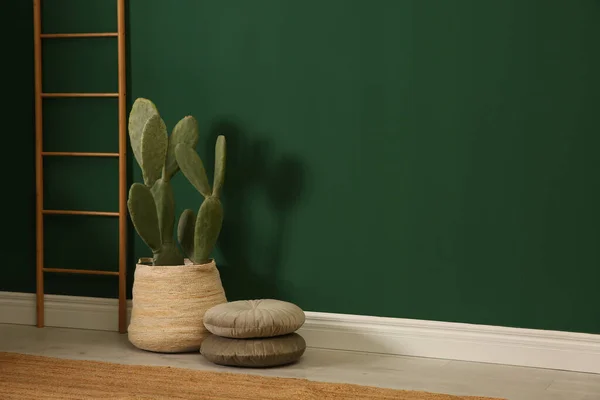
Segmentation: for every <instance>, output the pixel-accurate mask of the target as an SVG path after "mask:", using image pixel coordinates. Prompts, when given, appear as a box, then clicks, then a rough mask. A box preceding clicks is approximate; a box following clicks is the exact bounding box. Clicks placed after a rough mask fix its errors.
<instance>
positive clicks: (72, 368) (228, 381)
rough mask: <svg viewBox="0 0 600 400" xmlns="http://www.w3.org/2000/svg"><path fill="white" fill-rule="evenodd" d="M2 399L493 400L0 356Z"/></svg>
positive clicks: (243, 376)
mask: <svg viewBox="0 0 600 400" xmlns="http://www.w3.org/2000/svg"><path fill="white" fill-rule="evenodd" d="M0 399H3V400H13V399H18V400H29V399H31V400H46V399H55V400H75V399H76V400H87V399H114V400H134V399H135V400H142V399H143V400H150V399H152V400H163V399H165V400H166V399H170V400H171V399H177V400H179V399H193V400H208V399H211V400H213V399H217V400H274V399H277V400H279V399H285V400H359V399H368V400H390V399H395V400H493V399H489V398H483V397H461V396H450V395H444V394H432V393H425V392H415V391H401V390H391V389H379V388H375V387H367V386H358V385H348V384H337V383H321V382H313V381H308V380H305V379H292V378H267V377H262V376H256V375H249V374H242V373H240V374H237V373H219V372H206V371H198V370H189V369H180V368H170V367H150V366H139V365H122V364H113V363H105V362H97V361H81V360H64V359H57V358H49V357H41V356H31V355H24V354H16V353H0Z"/></svg>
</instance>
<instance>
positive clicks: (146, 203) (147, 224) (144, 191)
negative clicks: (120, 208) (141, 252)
mask: <svg viewBox="0 0 600 400" xmlns="http://www.w3.org/2000/svg"><path fill="white" fill-rule="evenodd" d="M127 208H128V209H129V214H130V215H131V220H132V222H133V226H134V227H135V230H136V231H137V232H138V234H139V235H140V237H141V238H142V240H143V241H144V243H146V244H147V245H148V247H150V249H151V250H152V252H157V251H159V250H160V247H161V240H160V230H159V229H158V226H159V225H158V215H157V213H156V204H155V202H154V198H153V197H152V193H151V192H150V189H149V188H148V187H147V186H144V185H142V184H141V183H134V184H133V185H131V188H130V189H129V199H128V200H127Z"/></svg>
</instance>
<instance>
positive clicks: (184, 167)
mask: <svg viewBox="0 0 600 400" xmlns="http://www.w3.org/2000/svg"><path fill="white" fill-rule="evenodd" d="M175 158H176V160H177V164H178V165H179V167H180V168H181V172H182V173H183V174H184V175H185V177H186V178H187V180H188V181H189V182H190V183H191V184H192V185H193V186H194V187H195V188H196V190H198V192H199V193H200V194H201V195H202V196H203V197H204V201H203V202H202V205H201V206H200V209H199V210H198V215H197V216H196V215H195V214H194V212H193V211H192V210H189V209H187V210H185V211H184V212H183V213H182V214H181V217H180V219H179V224H178V227H177V237H178V239H179V243H181V247H182V248H183V251H184V252H185V254H186V255H187V257H189V258H190V259H191V260H192V261H193V262H194V263H196V264H204V263H207V262H209V260H210V255H211V253H212V251H213V249H214V247H215V244H216V242H217V239H218V237H219V234H220V232H221V226H222V224H223V206H222V204H221V199H220V194H221V190H222V187H223V183H224V180H225V160H226V151H225V137H224V136H222V135H220V136H219V137H218V138H217V143H216V145H215V174H214V179H213V187H212V189H211V188H210V184H209V183H208V177H207V176H206V170H205V169H204V164H203V163H202V160H201V159H200V156H199V155H198V154H197V153H196V151H195V150H194V148H193V147H192V146H190V145H189V144H187V143H179V144H177V146H175Z"/></svg>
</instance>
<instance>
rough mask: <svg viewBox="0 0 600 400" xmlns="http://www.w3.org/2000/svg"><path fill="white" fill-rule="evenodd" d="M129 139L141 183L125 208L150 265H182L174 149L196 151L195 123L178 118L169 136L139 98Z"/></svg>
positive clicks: (152, 107) (153, 111)
mask: <svg viewBox="0 0 600 400" xmlns="http://www.w3.org/2000/svg"><path fill="white" fill-rule="evenodd" d="M128 128H129V139H130V143H131V147H132V150H133V154H134V157H135V159H136V161H137V163H138V165H139V166H140V168H141V169H142V176H143V180H144V183H143V184H142V183H134V184H133V185H132V186H131V188H130V190H129V198H128V201H127V207H128V209H129V214H130V216H131V220H132V222H133V225H134V227H135V229H136V231H137V233H138V235H139V236H140V237H141V238H142V240H143V241H144V243H146V245H148V247H149V248H150V249H151V250H152V254H153V265H183V263H184V257H183V254H182V252H181V251H180V250H179V248H178V247H177V245H176V243H175V241H174V225H175V199H174V196H173V188H172V186H171V178H173V176H174V175H175V174H176V173H177V172H178V171H179V166H178V164H177V159H176V156H175V149H176V148H177V146H178V145H185V146H189V147H190V148H192V149H193V148H195V147H196V145H197V144H198V122H197V121H196V119H195V118H194V117H192V116H187V117H184V118H183V119H181V120H180V121H179V122H178V123H177V124H176V125H175V127H174V128H173V131H172V133H171V135H170V136H168V134H167V127H166V125H165V123H164V121H163V119H162V118H161V116H160V114H159V112H158V109H157V108H156V106H155V105H154V103H152V102H151V101H150V100H148V99H144V98H138V99H136V101H135V102H134V104H133V107H132V109H131V113H130V116H129V127H128Z"/></svg>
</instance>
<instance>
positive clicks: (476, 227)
mask: <svg viewBox="0 0 600 400" xmlns="http://www.w3.org/2000/svg"><path fill="white" fill-rule="evenodd" d="M95 1H98V0H95ZM11 4H13V6H12V7H13V8H14V9H15V14H18V16H20V17H22V18H20V22H19V24H20V25H19V27H18V29H20V30H21V31H22V33H23V35H22V37H23V41H22V42H21V43H20V45H19V46H17V45H16V44H12V43H10V44H9V46H14V49H12V50H11V51H12V52H13V54H15V55H16V57H15V60H16V61H15V65H10V68H12V72H10V73H11V76H13V77H14V79H11V80H10V81H9V82H8V84H9V88H12V90H11V91H12V92H19V95H18V96H17V97H15V100H14V102H13V103H12V104H13V107H14V110H12V113H11V114H12V117H13V118H12V119H11V120H10V122H9V127H10V130H11V131H19V132H23V133H22V134H20V135H17V136H16V139H15V140H18V141H19V146H20V147H22V148H24V149H26V148H31V149H32V146H33V140H32V134H28V133H27V132H32V129H33V124H32V123H31V126H30V127H29V126H27V123H29V121H30V120H32V118H33V113H32V105H33V104H32V101H31V99H30V97H29V96H28V95H27V91H28V90H29V91H31V90H32V88H33V86H32V83H31V82H30V77H31V73H32V69H31V63H32V57H31V50H32V49H31V48H30V47H28V46H30V43H31V41H30V39H31V35H30V32H29V30H28V29H29V28H30V25H29V21H30V15H31V14H30V11H29V9H28V8H27V7H24V6H23V5H21V4H20V2H16V1H14V0H13V1H12V2H11ZM129 8H130V10H129V11H130V14H129V29H130V36H129V41H130V48H129V52H130V54H129V58H130V64H129V73H130V76H129V88H130V91H129V95H130V100H131V99H133V98H135V97H138V96H144V97H148V98H151V99H152V100H153V101H155V102H156V104H157V106H158V107H159V109H160V111H161V113H162V115H163V117H164V119H165V121H166V123H167V125H168V126H169V128H172V127H173V126H174V124H175V123H176V122H177V121H178V120H179V119H180V118H181V117H183V116H185V115H187V114H193V115H194V116H196V118H198V120H199V122H200V128H201V140H200V144H199V146H198V151H199V153H200V155H201V156H202V157H203V160H204V162H205V164H206V165H207V172H208V174H209V176H212V163H213V158H214V142H215V138H216V135H217V134H219V133H224V134H225V135H227V142H228V160H227V176H226V180H225V188H224V193H223V205H224V209H225V221H224V225H223V232H222V235H221V238H220V242H219V246H218V249H217V252H216V253H215V256H216V258H217V261H218V264H219V268H220V271H221V274H222V277H223V281H224V285H225V288H226V291H227V294H228V298H229V299H230V300H234V299H239V298H256V297H278V298H282V299H285V300H290V301H293V302H296V303H298V304H299V305H300V306H301V307H303V308H304V309H306V310H315V311H324V312H339V313H354V314H367V315H382V316H391V317H403V318H418V319H430V320H442V321H459V322H471V323H482V324H492V325H505V326H518V327H528V328H541V329H557V330H570V331H581V332H592V333H600V315H598V312H597V304H598V302H599V301H600V296H599V295H598V289H597V283H598V282H599V281H600V246H598V243H600V228H599V227H600V207H599V206H598V204H600V187H599V184H600V180H599V179H598V176H599V175H600V174H599V173H600V159H599V158H598V156H597V153H598V151H597V149H598V148H600V135H598V117H597V115H598V109H599V106H600V75H598V73H597V71H598V70H600V50H599V49H598V45H597V38H598V37H600V24H598V21H599V20H600V3H598V2H597V1H595V0H579V1H570V2H566V1H544V0H527V1H523V0H511V1H504V2H481V1H476V0H471V1H467V0H462V1H456V2H447V1H433V2H419V1H398V0H389V1H383V0H379V1H370V2H366V1H342V0H329V1H325V2H324V1H318V0H310V1H304V2H283V1H277V0H273V1H267V0H259V1H254V2H247V1H243V0H223V1H219V2H209V1H197V0H178V1H176V2H164V1H157V0H145V1H142V0H131V1H130V6H129ZM97 14H98V15H100V16H102V15H104V14H102V12H100V11H97ZM57 15H58V14H57ZM73 17H75V15H73ZM97 19H98V20H100V19H101V18H100V17H98V18H97ZM17 20H19V19H18V18H17V16H15V17H13V18H11V19H10V21H8V23H12V24H15V23H16V22H15V21H17ZM73 20H74V19H73ZM69 23H70V22H69ZM66 24H68V23H67V22H60V24H59V23H58V22H57V24H56V25H55V27H56V30H58V29H61V28H60V27H61V26H63V25H66ZM157 27H160V28H159V29H157ZM28 35H29V36H28ZM107 43H108V42H107ZM107 43H105V42H103V41H98V42H96V44H95V45H94V46H97V47H96V49H97V50H98V51H99V52H100V53H101V54H105V53H106V54H107V55H106V57H105V58H101V62H100V66H98V65H96V66H97V68H93V65H92V66H90V67H89V68H87V69H85V75H83V73H82V74H81V75H78V72H77V71H76V70H65V71H60V70H59V69H60V68H59V67H58V65H59V63H58V61H57V62H52V61H50V62H49V64H48V65H49V66H48V68H50V69H51V70H48V71H45V73H46V74H49V76H54V77H56V82H54V83H53V85H63V87H69V88H71V87H72V86H71V85H73V86H74V85H83V86H85V87H86V88H87V87H90V88H99V87H106V86H108V89H106V90H112V89H110V88H111V87H112V86H111V85H114V83H113V82H112V81H111V79H112V76H114V74H113V72H114V71H113V70H109V69H107V68H108V67H106V65H108V64H109V63H110V62H112V61H111V60H114V56H113V58H112V59H111V58H110V57H111V56H110V55H109V54H108V53H110V52H111V51H112V48H111V47H110V43H108V44H107ZM63 46H65V47H64V48H61V47H60V44H56V45H55V48H54V51H55V55H56V56H57V57H66V55H65V54H66V53H65V52H66V51H67V49H68V48H70V47H71V46H73V47H75V46H76V45H75V44H63ZM89 51H91V50H89ZM85 54H87V53H85ZM90 54H91V53H90ZM61 55H62V56H61ZM79 56H81V57H82V59H84V58H85V57H84V54H83V53H81V54H79ZM49 57H51V56H49ZM68 60H71V58H69V59H68ZM91 62H92V63H93V61H91ZM52 69H53V70H52ZM92 74H94V76H96V75H99V76H98V77H97V79H94V80H93V81H89V79H90V78H89V76H91V75H92ZM61 77H62V78H61ZM17 78H18V79H17ZM48 84H50V83H48ZM86 85H87V86H86ZM102 85H104V86H102ZM17 89H18V90H17ZM61 101H62V100H61ZM63 106H64V107H66V103H65V104H63V105H55V107H56V109H57V112H67V111H65V110H66V109H63V110H62V111H61V109H60V108H61V107H63ZM48 107H51V106H48ZM74 107H76V108H77V109H79V108H81V106H80V105H79V104H76V105H74ZM92 109H93V110H94V111H93V112H94V113H98V114H94V116H93V118H94V121H97V122H94V123H92V124H89V125H90V126H89V127H88V128H89V129H88V128H76V126H85V121H86V117H87V115H88V114H87V113H88V111H84V110H83V109H81V111H79V112H74V113H73V114H72V118H73V126H74V127H73V128H72V129H81V134H80V135H79V136H81V135H84V134H85V135H90V137H93V140H97V143H96V142H94V148H101V149H104V148H106V149H109V148H112V146H115V145H116V142H115V140H114V138H115V136H114V135H116V131H115V129H114V126H115V125H114V124H115V122H114V121H115V118H116V115H115V112H114V111H113V110H112V109H110V107H109V106H107V105H96V104H91V103H90V110H92ZM115 109H116V107H115ZM90 112H92V111H90ZM102 112H104V113H105V114H106V118H103V117H102V114H101V113H102ZM17 116H18V117H19V118H15V117H17ZM46 117H47V118H50V120H49V121H50V122H49V124H51V125H52V126H54V127H58V126H59V125H61V124H63V123H64V118H61V117H55V118H54V119H52V118H53V117H52V116H46ZM23 120H24V121H26V122H25V124H26V129H25V130H24V129H23V124H22V121H23ZM104 127H106V129H104ZM103 129H104V130H103ZM68 130H69V129H66V130H65V132H64V135H72V136H69V137H73V139H64V137H63V138H62V139H61V138H59V137H58V136H60V135H57V137H56V138H55V139H54V135H53V139H52V140H50V139H48V143H47V145H48V146H53V147H54V146H56V147H57V149H58V147H59V145H60V147H69V148H76V147H77V148H78V146H81V148H84V147H85V148H86V149H87V146H88V145H87V144H86V143H85V142H83V141H82V142H79V141H78V140H80V137H79V138H77V139H75V138H76V137H77V134H76V133H73V132H67V131H68ZM57 131H62V128H61V129H58V128H57ZM99 131H102V133H100V134H98V133H94V132H99ZM89 146H90V147H91V144H90V145H89ZM24 154H25V160H29V161H28V162H27V163H25V162H23V161H21V162H20V163H21V164H24V165H32V162H33V150H31V151H29V152H27V151H24ZM27 157H28V158H27ZM113 161H114V160H103V161H102V160H98V161H94V162H91V161H90V162H86V161H83V160H82V161H81V162H82V163H83V164H81V165H82V168H89V177H88V178H87V179H86V181H87V183H86V184H83V183H81V184H80V183H79V182H81V179H84V177H85V175H84V173H83V172H82V171H78V170H77V167H75V166H70V164H67V163H63V164H60V163H58V162H57V165H56V166H54V168H55V169H54V170H53V171H56V172H52V171H51V170H50V169H49V171H48V173H49V176H48V179H49V181H52V182H58V179H59V178H60V177H63V179H64V175H62V172H60V171H70V175H69V176H73V180H72V184H69V183H68V182H67V183H65V184H64V185H62V184H59V183H57V185H56V188H55V190H56V192H55V195H53V196H52V201H54V200H56V201H57V202H58V201H61V204H65V203H66V204H73V205H75V204H78V205H79V208H86V207H92V206H93V207H96V206H104V207H107V208H110V207H112V206H113V205H114V204H115V199H114V194H115V193H116V192H115V190H116V189H114V188H116V184H115V182H113V181H111V179H114V178H116V175H115V173H114V171H116V167H115V166H111V165H110V163H111V162H113ZM2 162H3V163H5V164H6V165H5V169H7V168H12V165H13V162H14V161H10V162H9V161H8V158H6V159H4V161H2ZM101 162H105V163H106V165H105V166H102V165H100V163H101ZM58 174H60V175H58ZM132 178H133V179H135V180H136V181H139V180H140V179H141V176H140V173H139V169H138V168H137V166H134V167H133V177H132ZM9 179H10V180H11V183H12V185H13V186H14V187H16V188H18V189H19V190H20V191H22V192H23V193H29V195H28V196H25V198H26V199H27V200H26V201H25V200H23V199H21V198H19V199H18V200H11V201H14V202H15V203H16V204H15V205H14V207H13V208H14V212H13V213H11V216H10V218H12V219H10V221H11V226H14V227H16V228H15V229H17V235H19V236H20V237H22V238H23V239H22V240H19V242H18V243H19V245H18V246H20V247H19V248H20V249H21V248H22V250H21V253H20V254H19V257H17V256H16V254H15V256H14V257H15V259H14V260H9V261H10V263H8V266H6V267H5V271H6V272H5V273H4V275H3V276H4V277H5V278H3V279H2V280H1V281H0V290H22V291H32V290H33V289H34V283H35V282H34V280H33V277H34V273H33V262H34V257H33V255H32V251H33V249H34V242H33V240H34V235H33V228H34V225H33V218H32V212H33V205H34V200H33V199H34V196H33V188H34V184H33V183H34V175H33V167H32V166H31V167H26V166H25V167H24V169H23V170H22V171H21V172H20V174H19V175H18V176H12V175H11V176H9ZM94 182H96V183H97V186H100V187H101V189H99V188H98V187H97V186H96V187H94ZM174 186H175V195H176V200H177V214H178V215H179V213H181V211H182V210H183V209H184V208H186V207H187V208H193V209H196V208H197V207H198V205H199V202H200V201H201V198H200V195H199V194H198V193H197V192H196V191H195V189H194V188H193V187H192V186H191V185H190V184H189V183H188V182H187V181H186V180H185V178H184V177H183V176H181V175H178V176H177V178H176V179H175V180H174ZM63 199H64V200H65V201H62V200H63ZM70 221H71V222H64V224H70V225H63V226H62V227H60V228H56V232H60V230H61V229H63V230H64V229H65V227H68V226H71V227H73V229H81V231H80V232H82V234H81V235H75V236H76V237H75V238H74V239H73V240H75V239H78V240H80V242H79V243H80V244H79V245H70V244H69V243H64V240H63V245H64V246H67V248H68V247H69V246H71V252H72V254H71V255H69V256H68V257H67V256H66V255H61V254H60V253H59V252H57V251H56V250H54V249H51V250H49V251H50V254H52V252H55V253H57V255H56V259H57V263H62V262H67V260H69V262H70V263H72V264H73V265H72V267H81V266H82V263H83V264H84V265H89V266H92V265H100V264H102V265H106V268H111V267H110V266H109V265H111V264H110V263H114V260H116V258H115V257H116V249H115V252H114V253H111V252H110V249H109V247H110V246H112V244H113V243H116V240H117V239H116V238H115V237H116V224H115V229H114V230H112V231H111V229H110V226H109V222H93V221H89V222H81V221H79V222H75V220H70ZM92 224H98V225H97V228H92V226H93V227H95V226H96V225H92ZM102 224H106V225H102ZM111 232H115V233H114V235H115V236H111V235H112V233H111ZM131 235H132V241H133V245H132V253H133V254H132V258H133V257H140V256H146V255H148V250H147V249H146V247H145V245H144V244H143V242H141V240H140V239H139V238H137V237H134V235H135V233H134V231H133V230H132V231H131ZM85 236H89V237H94V238H95V241H94V248H92V246H90V244H89V243H88V242H86V241H85V240H82V237H85ZM59 237H62V236H61V235H58V234H57V235H54V236H52V240H51V241H50V243H49V245H50V246H51V247H57V246H59V244H61V240H62V239H60V238H59ZM65 237H70V236H69V235H68V234H67V233H66V232H65ZM86 243H87V244H86ZM23 255H24V256H23ZM61 257H63V258H61ZM77 260H81V261H77ZM88 261H89V262H88ZM115 267H116V266H115ZM6 277H8V279H7V278H6ZM130 285H131V282H130ZM49 287H50V289H51V290H52V291H53V292H56V293H69V294H86V295H101V296H113V295H114V293H115V291H116V286H115V285H114V284H113V283H112V282H111V281H110V278H106V279H104V278H102V279H98V278H96V279H94V280H89V279H86V280H82V279H80V278H76V279H69V280H67V279H66V278H64V277H56V278H54V277H53V278H51V282H50V283H49Z"/></svg>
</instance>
